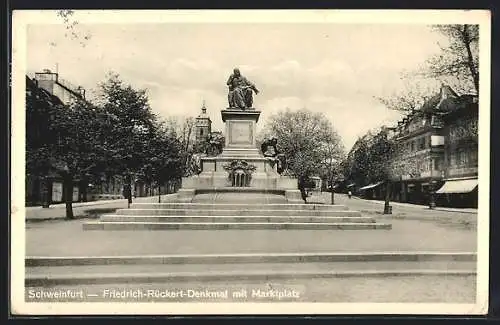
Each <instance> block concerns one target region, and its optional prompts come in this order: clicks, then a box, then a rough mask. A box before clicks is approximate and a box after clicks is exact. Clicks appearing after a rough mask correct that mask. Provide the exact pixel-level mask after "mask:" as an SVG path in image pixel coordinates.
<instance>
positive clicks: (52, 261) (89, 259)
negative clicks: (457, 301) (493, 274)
mask: <svg viewBox="0 0 500 325" xmlns="http://www.w3.org/2000/svg"><path fill="white" fill-rule="evenodd" d="M476 261H477V253H475V252H442V251H433V252H425V251H415V252H411V251H410V252H408V251H394V252H391V251H384V252H376V251H375V252H372V251H368V252H334V253H331V252H301V253H296V252H294V253H236V254H173V255H122V256H114V255H109V256H62V257H61V256H27V257H26V258H25V266H26V267H27V268H29V267H55V266H84V265H90V266H92V265H129V264H141V265H155V264H183V265H184V264H211V265H215V264H233V265H234V264H241V263H242V264H256V263H282V264H288V263H344V262H350V263H352V262H385V263H389V262H405V263H415V262H418V263H419V264H420V263H429V262H474V263H475V262H476ZM356 265H360V264H356Z"/></svg>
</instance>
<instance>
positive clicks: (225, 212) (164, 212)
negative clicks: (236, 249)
mask: <svg viewBox="0 0 500 325" xmlns="http://www.w3.org/2000/svg"><path fill="white" fill-rule="evenodd" d="M114 214H122V215H139V216H140V215H149V216H152V215H159V216H169V215H171V216H182V215H189V216H273V215H275V216H346V217H348V216H359V217H361V212H359V211H349V210H331V211H328V210H291V209H289V210H264V209H252V210H250V209H241V210H238V209H221V210H210V209H207V210H201V209H194V210H191V209H135V208H130V209H117V210H116V212H115V213H114Z"/></svg>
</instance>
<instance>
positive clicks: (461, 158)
mask: <svg viewBox="0 0 500 325" xmlns="http://www.w3.org/2000/svg"><path fill="white" fill-rule="evenodd" d="M467 158H468V157H467V152H466V151H465V150H459V151H458V153H457V165H458V166H465V165H467V160H468V159H467Z"/></svg>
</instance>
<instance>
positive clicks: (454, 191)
mask: <svg viewBox="0 0 500 325" xmlns="http://www.w3.org/2000/svg"><path fill="white" fill-rule="evenodd" d="M478 113H479V112H478V102H477V96H462V97H461V101H460V103H458V105H457V106H456V109H455V110H453V111H451V112H450V113H449V114H447V115H446V116H445V117H444V121H445V126H446V127H445V134H446V138H445V162H444V164H445V175H444V182H445V183H444V184H443V186H442V187H441V188H439V189H438V190H437V191H436V194H437V199H438V200H439V201H440V203H441V204H443V205H449V206H456V207H476V206H477V198H478V188H477V187H478V163H479V156H478V149H479V146H478V121H479V114H478Z"/></svg>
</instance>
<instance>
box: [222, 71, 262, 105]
mask: <svg viewBox="0 0 500 325" xmlns="http://www.w3.org/2000/svg"><path fill="white" fill-rule="evenodd" d="M227 86H228V87H229V93H228V101H229V108H233V109H241V110H245V109H249V108H251V107H252V105H253V97H252V95H253V94H252V91H254V92H255V94H258V93H259V90H258V89H257V88H256V87H255V85H254V84H253V83H251V82H250V81H248V80H247V78H245V77H243V76H242V75H241V73H240V70H239V69H238V68H235V69H234V70H233V74H232V75H231V76H230V77H229V79H228V80H227Z"/></svg>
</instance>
